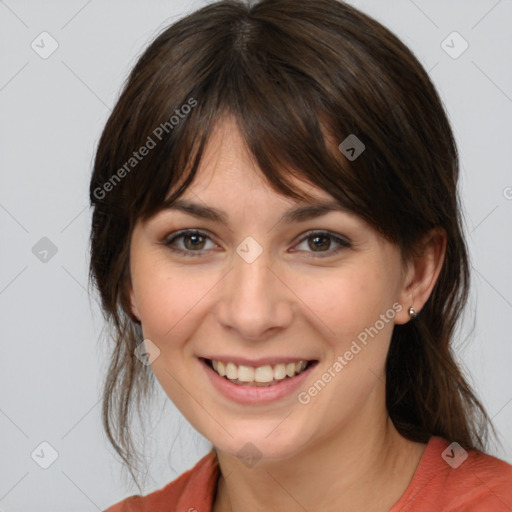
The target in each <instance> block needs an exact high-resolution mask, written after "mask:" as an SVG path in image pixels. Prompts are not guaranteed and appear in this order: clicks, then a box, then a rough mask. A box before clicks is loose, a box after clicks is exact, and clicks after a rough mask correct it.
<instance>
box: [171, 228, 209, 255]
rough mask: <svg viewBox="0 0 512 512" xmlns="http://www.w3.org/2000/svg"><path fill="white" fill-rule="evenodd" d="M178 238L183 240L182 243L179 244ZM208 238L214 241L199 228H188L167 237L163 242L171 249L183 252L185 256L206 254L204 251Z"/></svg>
mask: <svg viewBox="0 0 512 512" xmlns="http://www.w3.org/2000/svg"><path fill="white" fill-rule="evenodd" d="M178 240H179V241H180V242H182V244H177V241H178ZM206 240H210V242H211V241H212V240H211V239H210V237H209V236H208V235H207V234H206V233H204V232H202V231H197V230H188V231H181V232H180V233H177V234H176V235H174V236H172V237H171V238H169V239H166V240H165V241H164V242H163V243H164V245H166V246H167V247H168V248H169V249H170V250H171V251H173V252H176V253H179V254H183V255H184V256H204V255H203V254H202V251H203V250H204V249H205V247H204V246H205V241H206ZM212 243H213V242H212ZM176 245H181V247H177V246H176Z"/></svg>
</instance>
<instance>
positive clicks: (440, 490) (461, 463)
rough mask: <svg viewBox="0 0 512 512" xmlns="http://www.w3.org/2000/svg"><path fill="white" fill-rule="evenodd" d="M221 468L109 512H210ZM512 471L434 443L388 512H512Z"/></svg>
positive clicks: (194, 471) (201, 470) (204, 467)
mask: <svg viewBox="0 0 512 512" xmlns="http://www.w3.org/2000/svg"><path fill="white" fill-rule="evenodd" d="M218 476H219V465H218V462H217V457H216V455H215V452H214V451H213V450H211V451H210V452H209V453H208V454H207V455H205V456H204V457H203V458H202V459H201V460H199V461H198V462H197V464H196V465H195V466H194V467H193V468H191V469H189V470H188V471H186V472H185V473H183V474H182V475H181V476H179V477H178V478H177V479H176V480H173V481H172V482H170V483H168V484H167V485H166V486H165V487H163V488H161V489H159V490H157V491H155V492H152V493H150V494H148V495H147V496H143V497H141V496H131V497H129V498H126V499H125V500H123V501H120V502H119V503H116V504H115V505H113V506H111V507H110V508H108V509H107V510H106V511H105V512H211V511H212V505H213V500H214V497H215V492H216V488H217V479H218ZM511 511H512V466H511V465H509V464H507V463H506V462H504V461H502V460H500V459H497V458H495V457H491V456H490V455H486V454H483V453H480V452H478V451H473V450H471V451H469V452H467V458H466V452H464V451H461V450H459V449H458V447H457V446H455V447H454V446H453V445H451V444H450V443H448V442H447V441H446V440H444V439H442V438H441V437H435V436H434V437H431V438H430V440H429V442H428V444H427V447H426V449H425V452H424V453H423V456H422V458H421V460H420V463H419V465H418V467H417V469H416V472H415V473H414V475H413V478H412V480H411V482H410V484H409V486H408V488H407V489H406V491H405V493H404V494H403V495H402V497H401V498H400V499H399V500H398V501H397V503H395V505H393V507H392V508H391V510H390V511H389V512H511Z"/></svg>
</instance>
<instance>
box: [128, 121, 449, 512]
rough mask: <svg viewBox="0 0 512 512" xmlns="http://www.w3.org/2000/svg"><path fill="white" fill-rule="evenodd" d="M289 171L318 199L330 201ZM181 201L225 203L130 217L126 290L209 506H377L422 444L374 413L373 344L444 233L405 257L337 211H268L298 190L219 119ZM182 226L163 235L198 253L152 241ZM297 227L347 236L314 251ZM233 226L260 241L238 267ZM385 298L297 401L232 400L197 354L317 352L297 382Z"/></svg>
mask: <svg viewBox="0 0 512 512" xmlns="http://www.w3.org/2000/svg"><path fill="white" fill-rule="evenodd" d="M296 183H297V184H298V185H299V186H300V187H301V188H302V189H303V190H306V191H309V193H314V195H315V197H316V198H318V199H333V198H332V196H330V194H328V193H327V192H325V191H323V190H321V189H319V188H316V187H313V188H311V184H305V183H299V182H296ZM182 198H183V199H189V200H191V201H194V202H196V203H200V204H203V205H208V206H212V207H215V208H218V209H221V210H223V211H225V213H226V215H228V224H227V225H225V224H222V223H217V222H215V221H212V220H204V219H198V218H195V217H193V216H190V215H188V214H186V213H183V212H179V211H175V210H172V211H171V210H170V211H163V212H159V213H158V214H157V215H156V216H155V217H153V218H151V219H149V220H148V221H147V222H145V223H142V222H140V221H139V223H138V224H137V225H136V226H135V229H134V231H133V235H132V240H131V249H130V272H131V284H130V290H129V292H130V297H131V301H132V313H133V314H134V315H135V316H136V317H137V318H138V319H139V320H140V321H141V324H142V329H143V333H144V337H145V338H146V339H150V340H151V341H152V342H153V343H154V344H155V345H156V346H157V347H158V349H159V350H160V355H159V356H158V357H157V358H156V359H155V360H154V362H153V363H152V365H151V366H152V370H153V372H154V374H155V376H156V378H157V379H158V381H159V383H160V384H161V386H162V388H163V389H164V390H165V392H166V393H167V395H168V396H169V398H170V399H171V400H172V401H173V402H174V403H175V405H176V406H177V407H178V408H179V409H180V411H181V412H182V413H183V415H184V416H185V417H186V418H187V420H188V421H189V422H190V423H191V424H192V426H193V427H194V428H195V429H196V430H197V431H198V432H200V433H201V434H202V435H204V436H205V437H206V438H207V439H208V440H209V441H210V442H211V443H212V444H213V445H214V446H215V447H216V449H217V452H218V459H219V465H220V469H221V476H220V478H219V481H218V487H217V494H216V497H215V503H214V510H215V511H216V512H219V511H236V512H239V511H240V512H241V511H254V512H256V511H268V510H276V511H277V510H287V511H288V512H293V511H301V512H303V511H304V510H308V511H312V510H323V511H337V512H339V511H345V512H349V511H350V512H355V511H359V510H366V511H367V512H368V511H369V512H372V511H373V512H385V511H388V510H389V509H390V508H391V507H392V505H393V504H394V503H395V502H396V501H397V500H398V499H399V498H400V496H401V495H402V494H403V493H404V491H405V490H406V488H407V486H408V484H409V483H410V480H411V478H412V476H413V474H414V471H415V469H416V467H417V465H418V463H419V460H420V458H421V456H422V454H423V452H424V449H425V445H424V444H420V443H413V442H411V441H408V440H406V439H405V438H403V437H402V436H401V435H400V434H399V433H398V432H397V430H396V429H395V428H394V426H393V424H392V422H391V421H390V419H389V416H388V414H387V411H386V406H385V373H384V366H385V359H386V354H387V352H388V348H389V342H390V339H391V335H392V331H393V326H394V324H403V323H406V322H408V321H410V317H409V314H408V309H409V307H410V306H413V307H414V308H415V309H416V311H420V310H421V308H422V306H423V305H424V303H425V302H426V300H427V299H428V297H429V295H430V293H431V291H432V289H433V287H434V285H435V281H436V279H437V277H438V275H439V271H440V269H441V266H442V261H443V258H444V252H445V246H446V237H445V235H444V233H443V232H442V231H441V230H435V231H432V232H431V233H430V234H429V235H428V236H427V237H425V239H424V241H423V242H424V244H423V250H422V251H421V255H420V256H418V257H416V258H415V259H413V260H411V261H409V262H407V263H406V262H403V261H402V258H401V254H400V252H399V250H398V248H397V247H396V246H394V245H393V244H390V243H389V242H387V241H386V240H384V239H383V238H381V237H380V235H378V233H377V232H376V231H375V230H374V229H373V228H372V227H370V226H369V225H368V224H366V223H365V222H364V221H363V220H362V219H360V218H358V217H356V216H354V215H352V214H349V213H346V212H341V211H340V212H338V211H336V212H330V213H328V214H326V215H324V216H322V217H318V218H316V219H313V220H308V221H303V222H299V223H294V224H291V225H286V224H281V223H278V222H277V221H278V219H279V218H280V217H281V215H282V214H283V213H284V212H285V211H287V210H288V209H290V208H292V207H293V206H297V203H296V202H295V201H294V200H292V199H290V198H286V197H284V196H282V195H280V194H278V193H277V192H275V191H274V190H273V189H271V188H270V187H269V186H268V184H267V183H266V182H265V181H264V179H263V177H262V175H261V174H260V172H259V171H258V167H257V166H256V164H255V163H254V161H253V159H252V158H251V156H250V154H249V152H248V150H247V148H246V147H245V145H244V143H243V140H242V139H241V136H240V134H239V132H238V130H237V127H236V124H235V123H234V122H233V121H232V120H231V119H230V118H225V119H223V120H222V121H221V122H219V124H218V125H217V129H216V130H215V131H214V133H213V134H212V139H211V141H210V145H209V146H208V148H207V151H206V154H205V157H204V159H203V161H202V164H201V167H200V168H199V173H198V176H197V178H196V181H194V183H193V184H192V185H191V186H190V187H189V188H188V189H187V191H186V192H185V194H184V196H183V197H182ZM183 229H198V230H201V231H205V232H206V234H207V235H208V236H210V238H209V239H205V240H204V239H201V238H200V239H199V242H197V241H196V240H192V241H191V240H190V239H188V240H187V239H183V238H181V239H179V240H178V241H176V242H175V246H177V247H179V248H181V249H184V250H187V249H188V251H189V252H193V251H196V252H197V251H199V252H202V254H203V256H197V257H193V256H191V257H188V256H184V255H179V254H177V253H174V252H172V251H171V249H170V248H169V247H167V246H165V245H164V243H163V241H165V240H166V239H169V238H170V236H169V235H171V234H173V233H177V232H178V231H180V230H183ZM311 230H315V231H317V230H322V231H330V232H332V233H333V234H335V235H339V236H341V237H342V238H343V237H348V239H349V240H350V241H351V244H352V245H351V247H349V248H342V249H341V251H340V252H337V253H334V251H335V248H336V247H338V245H337V244H336V242H335V241H334V240H332V239H329V238H327V240H326V241H324V240H323V239H322V240H321V241H320V243H319V244H318V245H321V246H322V244H324V245H325V246H322V248H321V249H320V250H316V251H315V245H314V244H313V241H312V239H311V238H310V239H309V243H308V240H307V239H306V240H305V241H301V240H302V239H303V238H304V236H305V235H306V233H307V232H308V231H311ZM247 236H252V237H253V238H254V239H255V240H256V241H257V242H258V243H259V244H260V246H261V247H262V248H263V253H262V254H261V255H260V256H259V257H258V258H257V259H256V260H255V261H254V262H252V263H250V264H249V263H247V262H246V261H244V259H242V258H241V257H240V256H238V254H237V253H236V248H237V246H238V245H239V244H240V242H242V240H244V239H245V238H246V237H247ZM313 238H314V237H313ZM329 240H331V245H330V246H329V243H328V241H329ZM186 242H188V245H185V244H186ZM193 242H195V243H196V245H199V249H195V248H194V243H193ZM326 254H327V256H325V255H326ZM329 254H330V255H329ZM322 256H323V257H322ZM394 303H398V304H400V305H401V306H402V308H401V310H400V311H398V312H396V311H395V310H394V309H393V307H392V305H393V304H394ZM390 309H391V311H395V313H396V314H395V316H394V318H393V319H392V320H391V321H389V322H388V323H385V325H384V327H383V328H382V329H381V330H380V331H379V332H378V334H377V335H375V336H374V337H373V338H370V339H369V342H368V343H367V345H366V346H364V347H363V348H362V350H361V351H360V352H359V353H358V354H357V355H355V356H354V357H353V359H352V360H350V361H349V362H348V364H347V365H346V366H344V368H343V370H342V371H340V372H338V373H336V376H335V377H334V378H332V380H331V381H330V382H329V383H328V384H327V385H326V386H325V387H324V388H323V389H322V390H321V391H320V392H319V393H318V394H317V395H316V396H314V397H312V398H311V400H310V402H309V403H308V404H301V403H299V402H298V400H297V393H292V394H291V396H289V397H285V398H282V399H280V400H278V401H277V402H275V403H270V404H266V405H264V404H257V405H242V404H238V403H235V402H233V401H230V400H229V399H227V398H225V397H224V396H223V395H221V394H220V393H218V392H217V391H216V390H215V389H214V388H213V387H212V386H211V383H210V381H209V379H208V378H207V376H206V374H205V372H204V369H203V367H202V366H201V364H200V362H199V360H198V357H199V356H202V355H203V356H204V355H208V354H211V353H213V354H222V355H228V354H229V355H233V356H245V357H248V358H257V357H263V356H293V357H295V356H297V359H301V358H305V359H317V360H318V361H319V364H318V365H317V367H316V368H315V369H314V371H313V372H312V373H311V374H310V375H309V377H308V380H307V382H306V384H305V385H304V386H302V387H301V389H300V390H299V391H304V390H306V391H307V389H308V388H309V387H310V386H312V384H313V383H314V382H315V381H316V380H317V379H319V378H321V376H322V374H323V373H325V372H327V371H328V368H329V367H332V365H333V363H334V362H335V361H336V358H337V357H338V356H339V355H343V354H344V353H345V352H346V351H347V350H348V349H349V348H350V346H351V343H352V341H353V340H356V338H357V335H358V334H359V333H361V332H362V331H364V329H365V328H368V327H370V326H374V325H375V323H376V321H377V320H378V319H379V318H380V315H381V314H383V313H385V312H386V311H388V310H390ZM248 442H251V443H252V444H253V445H255V446H256V447H257V449H258V450H259V452H260V454H261V458H260V459H259V460H257V462H256V464H255V465H253V466H252V467H248V466H247V465H246V464H244V463H243V462H242V461H241V460H240V459H239V458H237V456H236V454H237V452H238V451H239V450H240V449H241V448H242V447H243V446H244V445H245V444H246V443H248ZM191 506H193V504H191Z"/></svg>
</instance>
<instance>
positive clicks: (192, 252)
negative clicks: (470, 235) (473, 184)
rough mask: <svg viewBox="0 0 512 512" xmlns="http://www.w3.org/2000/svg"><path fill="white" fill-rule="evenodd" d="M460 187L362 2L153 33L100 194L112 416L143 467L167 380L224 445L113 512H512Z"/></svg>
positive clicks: (108, 152) (99, 276)
mask: <svg viewBox="0 0 512 512" xmlns="http://www.w3.org/2000/svg"><path fill="white" fill-rule="evenodd" d="M457 178H458V157H457V150H456V147H455V143H454V138H453V134H452V131H451V128H450V126H449V123H448V120H447V117H446V115H445V112H444V110H443V107H442V104H441V101H440V99H439V96H438V94H437V92H436V91H435V89H434V87H433V85H432V83H431V81H430V80H429V78H428V75H427V74H426V72H425V71H424V69H423V68H422V66H421V65H420V64H419V62H418V61H417V60H416V59H415V57H414V56H413V55H412V54H411V52H410V51H409V50H408V49H407V48H406V47H405V46H404V45H403V44H402V43H401V42H400V41H399V40H398V39H397V38H396V37H395V36H394V35H393V34H391V33H390V32H389V31H388V30H387V29H386V28H384V27H383V26H382V25H380V24H379V23H377V22H376V21H374V20H372V19H371V18H369V17H368V16H366V15H364V14H362V13H361V12H359V11H358V10H356V9H354V8H353V7H350V6H349V5H347V4H344V3H342V2H339V1H336V0H306V1H301V2H296V1H291V0H262V1H260V2H257V3H254V4H253V5H246V4H244V3H242V2H236V1H220V2H216V3H213V4H211V5H209V6H207V7H205V8H203V9H200V10H199V11H197V12H195V13H193V14H191V15H189V16H187V17H185V18H183V19H182V20H180V21H178V22H177V23H175V24H174V25H172V26H171V27H169V28H167V29H166V30H165V31H164V32H163V33H162V34H161V35H160V36H159V37H157V38H156V40H155V41H154V42H153V43H152V44H151V45H150V46H149V48H148V49H147V50H146V51H145V53H144V54H143V55H142V56H141V58H140V59H139V61H138V62H137V64H136V65H135V67H134V69H133V71H132V73H131V75H130V77H129V79H128V81H127V83H126V85H125V88H124V90H123V93H122V95H121V97H120V98H119V101H118V103H117V105H116V107H115V109H114V111H113V113H112V115H111V117H110V118H109V120H108V122H107V125H106V127H105V130H104V132H103V134H102V137H101V140H100V142H99V146H98V150H97V155H96V160H95V165H94V173H93V176H92V180H91V186H90V197H91V202H92V205H93V208H94V213H93V222H92V233H91V278H92V280H93V282H94V283H95V285H96V286H97V288H98V290H99V292H100V295H101V298H102V304H103V309H104V313H105V317H106V318H107V319H108V320H109V321H110V322H111V323H112V325H113V327H114V328H115V331H114V333H115V342H116V344H115V349H114V352H113V355H112V360H111V364H110V369H109V373H108V377H107V380H106V383H105V393H104V408H103V419H104V426H105V429H106V432H107V435H108V436H109V439H110V441H111V442H112V444H113V446H114V447H115V449H116V450H117V452H118V454H119V455H120V456H121V457H122V459H123V460H124V462H125V463H126V464H127V466H128V467H129V468H130V470H131V471H132V474H133V469H134V468H135V464H134V459H135V451H134V448H133V444H132V442H131V437H130V430H129V425H128V424H127V418H128V415H129V413H130V411H131V410H132V405H133V404H134V403H136V404H137V405H138V406H139V405H140V404H141V402H143V399H144V398H145V397H146V396H147V394H148V393H147V391H148V386H149V384H151V383H152V382H153V381H152V380H151V379H152V376H153V375H154V376H155V377H156V379H157V380H158V382H159V383H160V385H161V386H162V388H163V390H164V391H165V392H166V394H167V395H168V397H169V398H170V399H171V400H172V402H173V403H174V404H175V405H176V406H177V407H178V408H179V410H180V411H181V412H182V413H183V415H184V416H185V417H186V418H187V420H188V421H189V422H190V423H191V425H192V426H193V427H194V428H195V429H196V430H197V431H198V432H200V433H201V434H202V435H203V436H204V437H206V438H207V439H208V440H209V441H210V442H211V443H212V445H213V448H212V450H211V452H210V453H209V454H207V455H206V456H205V457H204V458H202V459H201V460H200V461H199V462H198V463H197V464H196V465H195V466H194V468H192V469H191V470H189V471H187V472H186V473H184V474H183V475H181V476H180V477H179V478H178V479H176V480H175V481H173V482H170V483H169V484H168V485H167V486H165V487H164V488H162V489H160V490H158V491H155V492H154V493H151V494H149V495H147V496H144V497H142V496H132V497H130V498H128V499H126V500H123V501H122V502H120V503H118V504H116V505H113V506H112V507H111V508H109V509H108V511H109V512H122V511H128V510H137V511H142V510H148V511H149V510H151V511H171V510H188V511H193V510H197V511H200V512H202V511H208V510H213V511H215V512H219V511H233V512H235V511H241V510H254V511H256V510H285V509H286V510H287V511H295V510H297V511H299V510H301V511H303V510H308V511H313V510H322V511H331V510H332V511H356V510H357V511H359V510H368V511H375V512H380V511H382V512H385V511H392V512H398V511H405V510H414V511H416V512H422V511H429V512H430V511H432V510H436V511H448V510H453V511H455V510H464V511H468V510H469V511H476V510H479V511H480V510H486V511H491V512H492V511H496V512H498V511H509V510H511V509H512V491H511V489H512V466H510V465H508V464H506V463H505V462H503V461H501V460H499V459H497V458H494V457H491V456H490V455H487V454H485V450H486V446H487V444H486V442H487V427H488V425H490V421H489V418H488V416H487V414H486V412H485V410H484V409H483V407H482V405H481V404H480V402H479V401H478V399H477V398H476V396H475V395H474V393H473V391H472V390H471V388H470V386H469V385H468V383H467V381H466V380H465V378H464V377H463V375H462V373H461V370H460V369H459V367H458V366H457V363H456V361H455V359H454V357H453V355H452V352H451V343H452V339H453V334H454V329H455V327H456V325H457V321H458V319H459V317H460V314H461V312H462V310H463V307H464V304H465V302H466V298H467V294H468V287H469V269H468V256H467V248H466V244H465V240H464V237H463V233H462V229H461V216H460V211H459V200H458V195H457Z"/></svg>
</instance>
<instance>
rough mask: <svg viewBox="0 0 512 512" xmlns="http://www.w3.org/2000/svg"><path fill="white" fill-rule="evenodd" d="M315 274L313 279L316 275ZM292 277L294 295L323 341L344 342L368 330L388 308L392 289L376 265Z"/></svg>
mask: <svg viewBox="0 0 512 512" xmlns="http://www.w3.org/2000/svg"><path fill="white" fill-rule="evenodd" d="M315 274H316V275H315ZM315 274H313V273H307V274H306V273H302V274H300V275H297V276H294V278H293V281H292V282H294V283H295V285H294V292H295V293H296V295H297V296H298V297H299V298H300V300H301V302H302V303H303V304H304V306H305V308H306V310H307V309H309V310H310V311H311V312H312V313H313V315H310V316H311V318H312V321H315V319H316V324H317V325H318V326H319V328H321V330H322V332H325V333H326V339H331V340H338V341H339V340H345V341H346V340H347V338H348V337H353V336H356V335H357V334H359V333H360V332H361V331H362V330H364V329H365V328H367V327H370V326H371V325H373V324H374V323H375V321H376V320H378V319H379V317H380V315H381V314H382V313H385V312H386V310H387V309H389V308H390V307H391V304H392V302H393V300H392V297H393V295H392V293H391V292H390V290H392V286H390V284H389V283H387V282H386V277H385V276H384V275H383V272H382V270H381V268H380V267H379V266H378V265H376V264H375V263H373V264H372V262H368V264H361V263H358V264H357V265H347V266H345V267H343V268H340V269H338V270H336V269H322V272H315Z"/></svg>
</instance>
